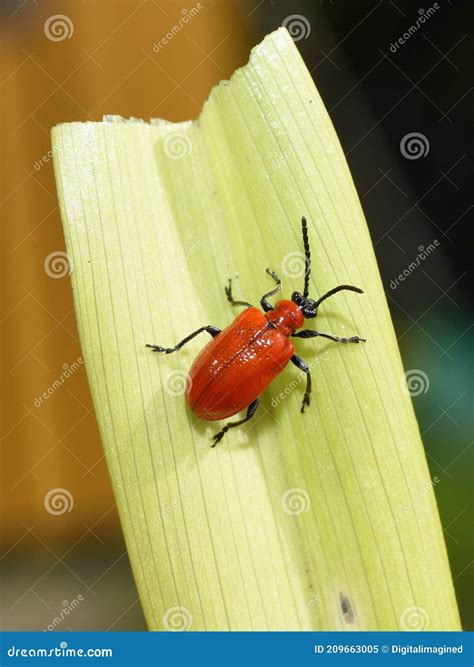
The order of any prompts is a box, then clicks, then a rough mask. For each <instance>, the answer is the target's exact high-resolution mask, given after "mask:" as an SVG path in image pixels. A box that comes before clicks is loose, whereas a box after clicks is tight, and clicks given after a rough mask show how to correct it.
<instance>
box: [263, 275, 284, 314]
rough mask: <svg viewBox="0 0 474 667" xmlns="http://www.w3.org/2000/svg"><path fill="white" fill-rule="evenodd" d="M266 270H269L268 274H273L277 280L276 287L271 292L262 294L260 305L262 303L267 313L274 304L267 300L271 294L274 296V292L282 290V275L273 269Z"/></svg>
mask: <svg viewBox="0 0 474 667" xmlns="http://www.w3.org/2000/svg"><path fill="white" fill-rule="evenodd" d="M266 271H267V273H268V275H269V276H271V277H272V278H273V280H274V281H275V282H276V287H275V288H274V289H272V290H271V291H270V292H267V293H266V294H264V295H263V296H262V298H261V299H260V305H261V307H262V309H263V310H264V311H265V312H266V313H268V311H269V310H273V306H272V304H271V303H270V302H269V301H267V299H268V297H269V296H273V295H274V294H278V292H281V280H280V277H279V276H278V274H277V273H275V271H272V270H271V269H267V270H266Z"/></svg>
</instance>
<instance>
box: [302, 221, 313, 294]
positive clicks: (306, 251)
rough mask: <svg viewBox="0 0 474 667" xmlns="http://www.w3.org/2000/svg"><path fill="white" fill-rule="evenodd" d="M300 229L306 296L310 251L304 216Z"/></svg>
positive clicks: (306, 292)
mask: <svg viewBox="0 0 474 667" xmlns="http://www.w3.org/2000/svg"><path fill="white" fill-rule="evenodd" d="M301 230H302V232H303V245H304V263H305V270H304V290H303V296H304V297H307V296H308V294H309V274H310V273H311V251H310V249H309V238H308V223H307V222H306V218H305V217H304V216H303V217H302V218H301Z"/></svg>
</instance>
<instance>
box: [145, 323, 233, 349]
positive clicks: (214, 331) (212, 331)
mask: <svg viewBox="0 0 474 667" xmlns="http://www.w3.org/2000/svg"><path fill="white" fill-rule="evenodd" d="M203 331H207V333H208V334H211V336H212V337H213V338H214V337H215V336H217V334H219V333H220V332H221V330H220V329H218V328H217V327H213V326H212V325H211V324H208V325H207V326H205V327H201V328H200V329H197V330H196V331H193V333H191V334H189V336H186V338H183V340H180V341H179V343H178V344H177V345H175V346H174V347H161V345H150V344H149V343H147V344H146V347H151V349H152V350H153V352H165V354H170V353H171V352H176V350H179V349H181V348H182V347H183V345H186V343H188V342H189V341H190V340H191V339H192V338H194V336H197V335H198V334H200V333H202V332H203Z"/></svg>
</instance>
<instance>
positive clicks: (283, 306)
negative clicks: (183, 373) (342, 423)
mask: <svg viewBox="0 0 474 667" xmlns="http://www.w3.org/2000/svg"><path fill="white" fill-rule="evenodd" d="M301 224H302V232H303V245H304V257H305V276H304V289H303V294H301V293H300V292H293V294H292V295H291V301H288V300H281V301H278V302H277V303H276V305H275V307H273V306H272V305H271V303H270V302H269V301H268V297H271V296H273V295H274V294H277V293H278V292H280V291H281V289H282V287H281V280H280V278H279V277H278V275H277V274H276V273H275V271H272V270H271V269H267V273H268V275H269V276H271V277H272V278H273V280H274V281H275V283H276V287H274V289H272V290H271V291H270V292H267V294H264V295H263V296H262V298H261V299H260V306H261V307H262V309H263V311H264V312H262V311H261V310H259V309H258V308H255V307H254V306H252V304H250V303H247V301H235V300H234V298H233V296H232V281H231V280H230V279H229V283H228V285H227V286H226V288H225V293H226V295H227V300H228V301H230V303H231V304H232V305H233V306H246V309H245V310H244V311H242V312H241V313H240V315H238V316H237V317H236V318H235V320H234V321H233V322H232V324H230V325H229V326H228V327H227V328H226V329H224V330H223V331H221V330H220V329H218V328H217V327H214V326H211V325H207V326H204V327H201V328H200V329H197V330H196V331H193V333H191V334H189V336H186V338H183V340H182V341H180V342H179V343H178V344H177V345H175V346H174V347H161V346H160V345H147V347H151V349H152V350H153V351H154V352H164V353H165V354H170V353H171V352H176V351H177V350H179V349H181V348H182V347H183V345H185V344H186V343H187V342H188V341H190V340H191V339H192V338H194V336H197V335H198V334H199V333H201V332H203V331H207V333H208V334H210V335H211V336H212V340H211V341H209V343H208V344H207V345H206V346H205V347H204V349H203V350H201V352H200V353H199V354H198V356H197V358H196V360H195V361H194V363H193V365H192V366H191V370H190V371H189V381H188V383H187V389H186V400H187V403H188V405H189V407H190V408H191V410H192V411H193V412H194V413H195V415H196V416H197V417H200V418H201V419H207V420H209V421H215V420H217V419H225V418H227V417H231V416H232V415H235V414H237V413H238V412H240V411H241V410H243V409H244V408H247V414H246V416H245V417H244V418H243V419H240V420H239V421H234V422H229V423H227V424H226V425H225V426H224V427H223V428H222V429H221V430H220V431H219V432H218V433H216V435H215V436H214V438H213V439H214V443H213V445H212V447H215V446H216V445H217V443H218V442H220V440H221V439H222V438H223V437H224V435H225V433H226V432H227V431H228V430H229V429H230V428H234V427H235V426H240V425H241V424H244V423H245V422H247V421H248V420H249V419H251V418H252V417H253V415H254V414H255V412H256V410H257V407H258V403H259V400H260V395H261V393H262V392H263V390H264V389H266V387H268V385H269V384H270V383H271V382H272V380H274V379H275V377H276V376H277V375H279V373H281V371H282V370H283V369H284V368H285V366H286V365H287V363H288V362H289V361H291V362H292V363H293V364H295V366H297V367H298V368H299V369H300V370H301V371H303V373H306V390H305V392H304V396H303V403H302V405H301V412H304V409H305V407H306V406H307V405H309V397H310V393H311V374H310V369H309V367H308V365H307V364H306V362H305V361H304V360H303V359H302V358H301V357H300V356H298V355H297V354H295V348H294V347H293V343H292V342H291V341H290V340H289V337H290V336H291V337H292V338H315V337H316V336H322V337H323V338H329V339H330V340H334V341H337V342H338V343H359V342H365V339H364V338H359V336H352V337H351V338H339V337H338V336H332V335H330V334H325V333H320V332H319V331H314V330H313V329H303V330H302V331H296V330H297V329H300V328H301V327H302V326H303V325H304V321H305V319H309V318H313V317H316V315H317V314H318V307H319V305H320V304H321V303H322V302H323V301H324V300H325V299H327V298H328V297H330V296H332V295H333V294H336V293H337V292H340V291H341V290H350V291H351V292H358V293H359V294H363V291H362V290H361V289H359V287H353V286H352V285H339V286H338V287H334V288H333V289H332V290H329V292H327V293H326V294H324V295H323V296H322V297H320V298H319V299H318V300H317V301H314V300H313V299H310V298H309V296H308V293H309V274H310V271H311V254H310V248H309V240H308V226H307V222H306V218H304V217H303V218H302V220H301Z"/></svg>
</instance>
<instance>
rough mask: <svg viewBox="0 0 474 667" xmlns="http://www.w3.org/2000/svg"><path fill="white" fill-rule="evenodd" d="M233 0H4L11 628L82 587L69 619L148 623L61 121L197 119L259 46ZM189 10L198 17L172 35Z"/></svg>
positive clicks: (7, 587)
mask: <svg viewBox="0 0 474 667" xmlns="http://www.w3.org/2000/svg"><path fill="white" fill-rule="evenodd" d="M236 4H237V3H227V2H214V1H213V0H201V2H200V3H194V4H192V3H176V2H170V1H169V2H163V1H162V0H156V1H155V0H143V1H141V2H140V1H139V0H100V1H99V0H97V1H94V0H92V1H91V0H84V1H82V0H71V1H69V2H65V1H64V0H62V1H61V2H41V3H39V2H38V3H36V2H34V1H31V0H27V1H26V2H25V1H24V0H19V1H18V2H8V3H6V4H4V5H2V10H1V13H0V17H1V28H0V38H1V41H2V61H3V67H2V91H3V104H2V114H3V121H2V128H3V130H4V132H3V136H4V148H3V154H4V156H5V159H4V169H3V171H2V176H3V178H2V196H1V199H2V209H3V211H2V217H3V219H4V220H5V221H6V224H5V225H4V226H3V234H4V250H5V252H4V257H5V259H4V263H3V266H2V271H3V282H2V284H3V286H4V289H3V299H2V304H3V314H2V319H3V336H4V339H3V350H4V359H5V368H4V373H3V378H4V379H3V381H2V382H3V386H2V389H3V408H4V424H3V428H2V432H3V434H4V436H3V441H2V485H1V505H2V509H3V516H2V530H1V536H0V540H1V552H2V554H3V565H4V568H5V573H6V577H5V584H4V586H3V597H4V606H5V618H4V619H3V625H4V627H6V628H12V629H42V628H43V627H46V626H47V625H48V624H50V623H51V620H52V619H53V618H55V617H57V615H58V613H59V612H60V611H61V610H62V609H63V608H64V609H68V606H69V605H70V603H71V601H73V600H77V599H78V596H81V597H82V598H83V599H82V600H81V599H80V598H79V602H80V604H78V605H77V607H76V606H75V605H73V606H74V607H75V608H74V612H71V613H69V614H66V613H64V614H63V615H64V616H65V617H66V616H67V618H65V619H64V620H62V621H61V624H60V626H58V627H59V629H67V628H72V629H79V628H80V629H104V630H105V629H107V628H108V627H109V626H110V627H112V628H113V629H141V628H144V622H143V619H142V616H141V611H140V608H139V604H138V603H137V602H138V601H137V594H136V592H135V589H134V585H133V581H132V576H131V573H130V569H129V566H128V562H127V557H126V553H125V547H124V545H123V542H122V538H121V532H120V526H119V523H118V518H117V512H116V510H115V507H114V499H113V495H112V490H111V485H110V482H109V479H108V473H107V469H106V466H105V462H104V457H103V453H102V448H101V443H100V440H99V434H98V429H97V424H96V420H95V417H94V412H93V409H92V403H91V398H90V395H89V389H88V384H87V379H86V374H85V369H84V366H83V365H82V364H81V350H80V346H79V341H78V334H77V329H76V324H75V317H74V310H73V303H72V293H71V288H70V281H69V277H68V275H67V268H68V267H67V265H65V264H64V261H63V259H62V258H61V255H60V254H58V253H61V252H62V251H64V240H63V235H62V228H61V221H60V215H59V210H58V204H57V199H56V191H55V182H54V174H53V168H52V161H51V153H50V149H51V143H50V130H51V127H52V126H54V125H55V124H57V123H61V122H67V121H79V120H80V121H85V120H97V121H98V120H101V118H102V116H103V115H104V114H119V115H122V116H125V117H129V116H135V117H138V118H144V119H149V118H150V117H163V118H166V119H169V120H174V121H180V120H184V119H187V118H193V117H196V116H197V115H198V114H199V111H200V109H201V106H202V103H203V101H204V100H205V99H206V97H207V96H208V94H209V91H210V89H211V87H212V86H213V85H214V84H215V83H216V82H217V81H219V80H220V79H223V78H228V77H229V76H230V74H231V73H232V71H233V70H234V69H235V68H236V67H238V66H240V65H242V64H244V62H245V61H246V60H247V58H248V51H249V48H250V46H251V45H252V35H249V34H247V30H248V27H247V25H246V24H244V23H243V22H242V15H241V13H240V12H239V11H238V10H237V9H236ZM242 4H245V3H242ZM186 8H187V9H186ZM193 8H194V9H193ZM186 12H187V14H188V15H189V16H191V19H190V20H189V22H187V24H186V27H185V29H182V30H180V31H176V30H175V31H174V34H172V38H171V39H169V40H168V43H167V44H166V48H161V47H160V45H159V44H158V42H159V41H160V40H161V39H162V38H163V37H164V36H165V35H166V34H167V33H168V32H169V31H171V30H172V29H173V26H175V25H177V24H179V21H180V18H181V17H183V16H184V15H185V14H186ZM56 15H60V16H59V17H57V18H55V19H53V20H50V21H49V23H48V19H50V17H55V16H56ZM156 44H158V47H157V46H155V48H154V45H156ZM48 494H49V496H48ZM31 562H32V565H31ZM22 564H24V565H25V567H22ZM104 588H105V589H107V595H103V596H99V592H100V591H102V590H104ZM92 598H95V599H94V601H93V603H91V600H92ZM65 603H67V604H65Z"/></svg>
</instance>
